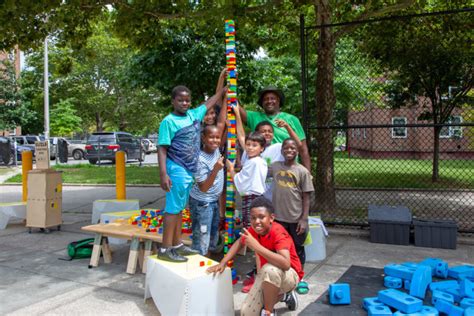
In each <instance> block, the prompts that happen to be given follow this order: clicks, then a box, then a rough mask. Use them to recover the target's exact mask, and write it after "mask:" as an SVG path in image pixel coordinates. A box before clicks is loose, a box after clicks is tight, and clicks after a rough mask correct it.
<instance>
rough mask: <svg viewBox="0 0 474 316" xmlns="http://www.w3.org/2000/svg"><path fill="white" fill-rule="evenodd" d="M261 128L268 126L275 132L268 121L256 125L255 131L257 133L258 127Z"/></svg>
mask: <svg viewBox="0 0 474 316" xmlns="http://www.w3.org/2000/svg"><path fill="white" fill-rule="evenodd" d="M262 126H270V127H271V128H272V131H274V130H275V129H274V128H273V125H272V123H270V122H269V121H261V122H260V123H258V124H257V126H255V130H256V131H258V130H259V129H260V127H262Z"/></svg>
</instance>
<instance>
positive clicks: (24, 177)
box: [21, 151, 33, 202]
mask: <svg viewBox="0 0 474 316" xmlns="http://www.w3.org/2000/svg"><path fill="white" fill-rule="evenodd" d="M31 169H33V153H32V152H31V151H24V152H22V153H21V184H22V186H23V202H26V201H27V200H28V171H30V170H31Z"/></svg>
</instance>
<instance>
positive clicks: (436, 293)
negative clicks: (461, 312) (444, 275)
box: [431, 290, 454, 305]
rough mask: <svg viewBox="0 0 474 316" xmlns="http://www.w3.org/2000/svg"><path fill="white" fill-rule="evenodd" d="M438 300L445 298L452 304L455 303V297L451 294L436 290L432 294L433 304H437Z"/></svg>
mask: <svg viewBox="0 0 474 316" xmlns="http://www.w3.org/2000/svg"><path fill="white" fill-rule="evenodd" d="M438 300H445V301H447V302H449V303H451V304H454V297H453V296H452V295H451V294H448V293H445V292H442V291H438V290H434V291H433V293H432V294H431V304H433V305H435V304H436V302H437V301H438Z"/></svg>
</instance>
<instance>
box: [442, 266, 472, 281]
mask: <svg viewBox="0 0 474 316" xmlns="http://www.w3.org/2000/svg"><path fill="white" fill-rule="evenodd" d="M460 274H462V275H463V276H466V277H472V276H474V266H470V265H463V266H455V267H451V268H449V269H448V276H450V277H451V278H453V279H459V275H460Z"/></svg>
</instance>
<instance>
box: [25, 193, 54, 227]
mask: <svg viewBox="0 0 474 316" xmlns="http://www.w3.org/2000/svg"><path fill="white" fill-rule="evenodd" d="M62 222H63V220H62V199H28V201H27V204H26V226H27V227H39V228H47V227H51V226H58V225H61V224H62Z"/></svg>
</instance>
